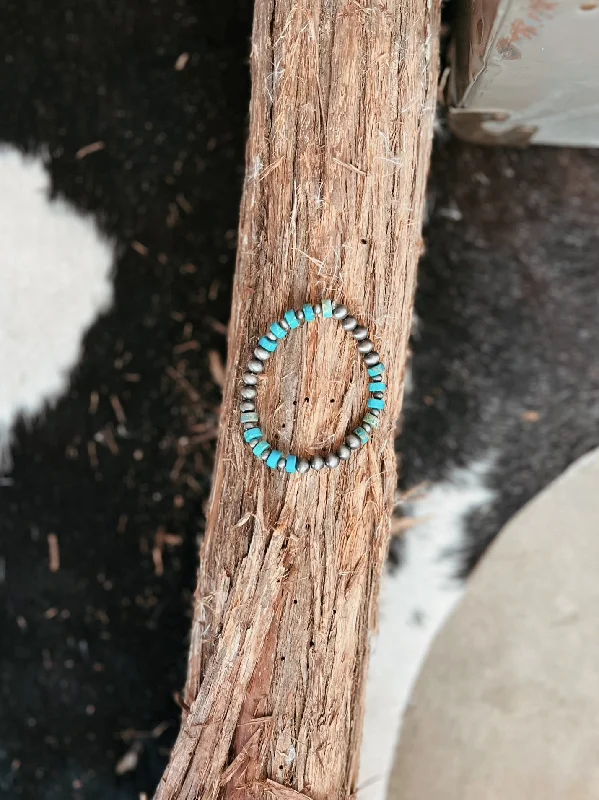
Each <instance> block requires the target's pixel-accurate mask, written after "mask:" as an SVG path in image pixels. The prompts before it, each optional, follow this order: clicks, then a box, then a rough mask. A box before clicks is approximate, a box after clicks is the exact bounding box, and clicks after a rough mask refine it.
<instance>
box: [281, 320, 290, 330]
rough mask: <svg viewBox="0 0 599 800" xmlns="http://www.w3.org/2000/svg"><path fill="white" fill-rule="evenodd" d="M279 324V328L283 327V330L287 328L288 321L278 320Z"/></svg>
mask: <svg viewBox="0 0 599 800" xmlns="http://www.w3.org/2000/svg"><path fill="white" fill-rule="evenodd" d="M279 325H280V326H281V328H283V330H284V331H288V330H289V323H288V322H287V320H286V319H281V320H279Z"/></svg>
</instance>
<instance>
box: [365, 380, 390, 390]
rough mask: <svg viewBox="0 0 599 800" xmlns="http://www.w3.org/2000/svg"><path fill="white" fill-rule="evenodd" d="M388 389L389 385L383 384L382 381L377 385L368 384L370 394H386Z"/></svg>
mask: <svg viewBox="0 0 599 800" xmlns="http://www.w3.org/2000/svg"><path fill="white" fill-rule="evenodd" d="M386 388H387V384H386V383H381V382H380V381H377V382H376V383H370V384H368V391H369V392H384V391H385V389H386Z"/></svg>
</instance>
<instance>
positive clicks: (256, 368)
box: [248, 358, 264, 372]
mask: <svg viewBox="0 0 599 800" xmlns="http://www.w3.org/2000/svg"><path fill="white" fill-rule="evenodd" d="M248 369H249V371H250V372H262V371H263V369H264V364H263V363H262V362H261V361H258V359H257V358H251V359H250V360H249V361H248Z"/></svg>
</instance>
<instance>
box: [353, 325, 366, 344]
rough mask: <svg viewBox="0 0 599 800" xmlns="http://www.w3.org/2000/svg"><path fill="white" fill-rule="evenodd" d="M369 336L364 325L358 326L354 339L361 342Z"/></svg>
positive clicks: (355, 329)
mask: <svg viewBox="0 0 599 800" xmlns="http://www.w3.org/2000/svg"><path fill="white" fill-rule="evenodd" d="M367 336H368V329H367V328H365V327H364V326H363V325H358V326H357V327H356V328H354V333H353V337H354V339H357V340H358V341H360V339H365V338H366V337H367Z"/></svg>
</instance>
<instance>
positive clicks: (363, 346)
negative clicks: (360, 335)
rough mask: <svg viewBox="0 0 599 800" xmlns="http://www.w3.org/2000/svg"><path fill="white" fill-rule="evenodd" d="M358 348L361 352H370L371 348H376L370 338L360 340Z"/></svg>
mask: <svg viewBox="0 0 599 800" xmlns="http://www.w3.org/2000/svg"><path fill="white" fill-rule="evenodd" d="M358 350H359V352H360V353H364V354H366V353H370V351H371V350H374V344H373V343H372V342H371V341H370V339H362V341H361V342H358Z"/></svg>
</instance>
